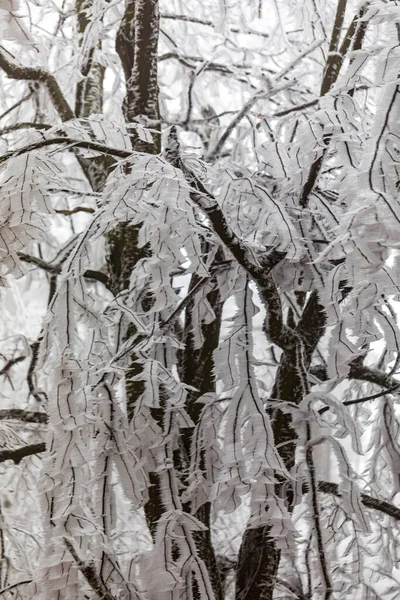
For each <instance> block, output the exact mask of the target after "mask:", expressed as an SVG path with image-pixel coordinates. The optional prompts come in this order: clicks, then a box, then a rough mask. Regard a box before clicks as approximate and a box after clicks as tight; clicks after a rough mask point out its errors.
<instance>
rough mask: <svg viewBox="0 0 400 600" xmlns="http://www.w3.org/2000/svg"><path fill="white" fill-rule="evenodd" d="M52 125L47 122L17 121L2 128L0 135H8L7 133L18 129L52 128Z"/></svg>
mask: <svg viewBox="0 0 400 600" xmlns="http://www.w3.org/2000/svg"><path fill="white" fill-rule="evenodd" d="M51 127H52V125H47V124H46V123H16V124H15V125H9V126H8V127H4V128H3V129H0V135H6V134H7V133H12V132H13V131H18V130H19V129H29V128H32V129H46V130H47V129H51Z"/></svg>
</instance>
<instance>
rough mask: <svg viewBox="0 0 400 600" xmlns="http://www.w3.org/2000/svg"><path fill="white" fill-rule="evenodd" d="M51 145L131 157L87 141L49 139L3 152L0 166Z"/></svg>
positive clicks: (126, 153)
mask: <svg viewBox="0 0 400 600" xmlns="http://www.w3.org/2000/svg"><path fill="white" fill-rule="evenodd" d="M53 144H60V145H61V146H65V145H67V146H68V147H67V148H62V150H68V149H69V148H85V149H87V150H94V151H96V152H101V153H102V154H110V155H111V156H116V157H118V158H129V157H130V156H132V152H129V151H127V150H119V149H118V148H109V147H108V146H104V145H103V144H98V143H97V142H91V141H88V140H73V139H70V138H51V139H47V140H40V141H39V142H34V143H33V144H29V146H24V147H23V148H17V149H16V150H10V151H9V152H5V154H3V155H2V156H0V164H1V163H3V162H5V161H7V160H9V159H10V158H13V157H14V156H20V155H21V154H26V153H27V152H33V151H34V150H40V149H41V148H44V147H46V146H52V145H53Z"/></svg>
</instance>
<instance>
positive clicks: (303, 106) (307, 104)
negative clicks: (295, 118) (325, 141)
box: [272, 98, 320, 117]
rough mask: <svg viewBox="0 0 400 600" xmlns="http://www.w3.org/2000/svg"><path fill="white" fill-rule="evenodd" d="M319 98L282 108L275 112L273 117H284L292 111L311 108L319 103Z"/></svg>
mask: <svg viewBox="0 0 400 600" xmlns="http://www.w3.org/2000/svg"><path fill="white" fill-rule="evenodd" d="M319 100H320V99H319V98H316V99H315V100H310V102H305V103H304V104H299V105H298V106H292V108H287V109H285V110H280V111H279V112H277V113H274V114H273V115H272V117H284V116H285V115H289V114H290V113H292V112H298V111H301V110H305V109H306V108H310V107H311V106H315V105H316V104H318V102H319Z"/></svg>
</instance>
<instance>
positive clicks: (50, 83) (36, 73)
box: [0, 52, 75, 121]
mask: <svg viewBox="0 0 400 600" xmlns="http://www.w3.org/2000/svg"><path fill="white" fill-rule="evenodd" d="M0 68H1V69H3V71H4V72H5V73H6V75H8V77H10V79H20V80H24V81H40V83H43V84H44V85H45V87H46V88H47V91H48V93H49V96H50V98H51V100H52V102H53V104H54V106H55V108H56V110H57V112H58V114H59V115H60V117H61V119H62V120H63V121H69V120H71V119H74V118H75V114H74V112H73V110H72V109H71V107H70V106H69V104H68V102H67V101H66V99H65V97H64V94H63V93H62V91H61V89H60V87H59V85H58V83H57V80H56V78H55V77H54V76H53V75H51V73H48V72H47V71H44V70H43V69H34V68H31V67H22V66H20V65H18V64H16V63H14V62H13V61H10V60H9V59H8V58H6V57H5V55H4V54H3V53H2V52H0Z"/></svg>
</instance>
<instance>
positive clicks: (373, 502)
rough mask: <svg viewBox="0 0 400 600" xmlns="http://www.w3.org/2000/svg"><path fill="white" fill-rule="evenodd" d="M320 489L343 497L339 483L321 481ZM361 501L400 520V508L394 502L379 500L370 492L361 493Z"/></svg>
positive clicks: (319, 483) (325, 492)
mask: <svg viewBox="0 0 400 600" xmlns="http://www.w3.org/2000/svg"><path fill="white" fill-rule="evenodd" d="M318 490H319V491H320V492H322V493H323V494H330V495H332V496H336V497H337V498H340V497H341V493H340V492H339V485H338V484H337V483H332V482H330V481H319V482H318ZM361 502H362V503H363V504H364V506H366V507H367V508H370V509H372V510H377V511H378V512H381V513H383V514H385V515H388V516H389V517H392V518H393V519H395V520H396V521H400V509H399V508H397V507H396V506H394V505H393V504H390V502H386V501H385V500H379V498H374V497H373V496H369V495H368V494H361Z"/></svg>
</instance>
